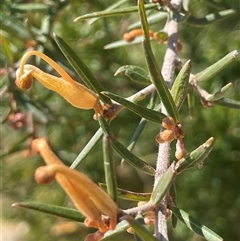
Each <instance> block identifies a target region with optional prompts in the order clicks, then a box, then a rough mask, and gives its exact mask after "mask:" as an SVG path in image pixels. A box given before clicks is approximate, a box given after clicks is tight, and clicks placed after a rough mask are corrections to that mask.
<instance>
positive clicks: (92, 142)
mask: <svg viewBox="0 0 240 241" xmlns="http://www.w3.org/2000/svg"><path fill="white" fill-rule="evenodd" d="M102 136H103V133H102V129H101V128H99V129H98V131H97V132H96V133H95V134H94V136H93V137H92V138H91V140H90V141H89V142H88V143H87V145H86V146H85V147H84V148H83V149H82V151H81V152H80V153H79V155H78V156H77V158H76V159H75V160H74V161H73V163H72V165H71V166H70V168H72V169H76V168H77V167H79V166H80V165H81V164H82V163H83V160H85V158H86V157H87V156H88V154H89V153H90V152H91V151H92V150H93V149H94V148H95V147H96V145H97V144H98V143H99V141H100V140H101V139H102Z"/></svg>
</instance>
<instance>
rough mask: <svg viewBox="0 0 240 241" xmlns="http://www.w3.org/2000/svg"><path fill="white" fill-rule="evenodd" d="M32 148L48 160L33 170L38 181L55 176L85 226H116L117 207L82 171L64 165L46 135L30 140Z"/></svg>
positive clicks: (45, 182)
mask: <svg viewBox="0 0 240 241" xmlns="http://www.w3.org/2000/svg"><path fill="white" fill-rule="evenodd" d="M32 148H33V150H34V151H36V152H39V153H40V155H41V156H42V157H43V159H44V161H45V163H46V164H47V165H46V166H41V167H39V168H37V169H36V171H35V179H36V181H37V182H38V183H40V184H49V183H51V182H52V181H53V180H54V179H56V180H57V181H58V183H59V184H60V185H61V186H62V188H63V189H64V190H65V192H66V193H67V194H68V196H69V197H70V198H71V200H72V201H73V202H74V204H75V206H76V207H77V209H78V210H79V211H80V212H81V213H82V214H83V215H84V216H85V217H86V219H85V221H84V224H85V225H86V226H88V227H95V228H97V229H98V230H99V231H98V232H100V233H105V232H106V231H108V230H111V229H114V228H115V226H116V224H117V215H118V213H119V209H118V207H117V205H116V203H115V202H114V201H113V200H112V199H111V198H110V196H109V195H108V194H107V193H106V192H105V191H104V190H103V189H101V188H100V187H99V186H98V185H97V184H95V183H94V182H93V181H92V180H91V179H90V178H89V177H87V176H86V175H84V174H83V173H80V172H78V171H77V170H74V169H70V168H69V167H68V166H66V165H64V164H63V163H62V161H61V160H60V159H59V158H58V157H57V156H56V155H55V154H54V153H53V151H52V150H51V148H50V146H49V144H48V141H47V140H46V139H45V138H38V139H35V140H33V142H32Z"/></svg>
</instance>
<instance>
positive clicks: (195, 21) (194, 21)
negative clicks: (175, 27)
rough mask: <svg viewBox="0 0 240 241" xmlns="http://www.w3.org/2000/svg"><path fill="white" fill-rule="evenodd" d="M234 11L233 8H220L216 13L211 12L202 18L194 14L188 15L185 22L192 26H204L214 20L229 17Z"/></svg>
mask: <svg viewBox="0 0 240 241" xmlns="http://www.w3.org/2000/svg"><path fill="white" fill-rule="evenodd" d="M235 13H236V11H235V10H233V9H227V10H222V11H219V12H217V13H211V14H208V15H206V16H205V17H204V18H196V17H194V16H192V15H191V16H189V17H188V19H187V21H186V23H187V24H189V25H192V26H194V27H205V26H206V25H208V24H211V23H213V22H216V21H220V20H223V19H226V18H229V17H231V16H232V15H233V14H235Z"/></svg>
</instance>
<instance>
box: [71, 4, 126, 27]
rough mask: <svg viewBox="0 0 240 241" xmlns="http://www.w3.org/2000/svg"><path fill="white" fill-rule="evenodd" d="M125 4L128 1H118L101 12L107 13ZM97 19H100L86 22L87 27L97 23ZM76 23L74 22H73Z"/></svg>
mask: <svg viewBox="0 0 240 241" xmlns="http://www.w3.org/2000/svg"><path fill="white" fill-rule="evenodd" d="M125 3H128V0H120V1H117V2H115V3H113V4H111V5H110V6H109V7H107V8H106V9H105V10H103V12H107V11H110V10H113V9H116V8H118V7H120V6H121V7H122V5H123V4H125ZM99 19H101V18H92V19H90V20H89V21H88V25H91V24H93V23H95V22H96V21H98V20H99ZM75 21H76V20H75Z"/></svg>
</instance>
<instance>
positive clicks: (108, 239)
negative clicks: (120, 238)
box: [101, 220, 130, 241]
mask: <svg viewBox="0 0 240 241" xmlns="http://www.w3.org/2000/svg"><path fill="white" fill-rule="evenodd" d="M129 226H130V225H129V223H128V222H127V221H126V220H123V221H121V222H119V223H118V224H117V226H116V228H115V229H114V230H109V231H107V232H106V233H105V234H104V237H103V238H101V241H114V240H116V238H115V236H116V235H119V234H120V233H122V232H125V231H126V230H127V229H128V228H129Z"/></svg>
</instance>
